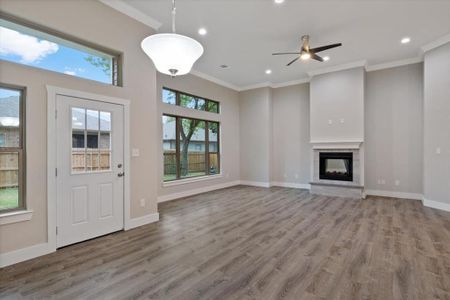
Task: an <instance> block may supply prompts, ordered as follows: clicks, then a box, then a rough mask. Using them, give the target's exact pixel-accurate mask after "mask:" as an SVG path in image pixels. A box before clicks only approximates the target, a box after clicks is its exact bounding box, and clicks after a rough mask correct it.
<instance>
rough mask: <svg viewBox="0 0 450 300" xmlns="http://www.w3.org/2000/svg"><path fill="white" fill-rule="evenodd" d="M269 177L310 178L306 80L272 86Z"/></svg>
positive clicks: (278, 179)
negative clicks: (278, 86) (271, 168)
mask: <svg viewBox="0 0 450 300" xmlns="http://www.w3.org/2000/svg"><path fill="white" fill-rule="evenodd" d="M272 95H273V102H272V106H273V155H272V158H273V170H272V181H275V182H282V183H294V184H308V183H309V182H310V180H311V179H310V158H311V145H310V142H309V141H310V138H309V84H308V83H305V84H300V85H294V86H288V87H282V88H276V89H273V93H272Z"/></svg>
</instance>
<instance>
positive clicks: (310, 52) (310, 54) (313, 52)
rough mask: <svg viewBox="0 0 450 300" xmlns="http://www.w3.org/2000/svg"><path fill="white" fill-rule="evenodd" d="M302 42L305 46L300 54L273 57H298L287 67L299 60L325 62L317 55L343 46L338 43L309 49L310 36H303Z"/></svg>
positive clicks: (285, 53)
mask: <svg viewBox="0 0 450 300" xmlns="http://www.w3.org/2000/svg"><path fill="white" fill-rule="evenodd" d="M302 41H303V45H302V48H301V49H300V52H283V53H273V54H272V55H294V54H295V55H298V56H297V57H296V58H295V59H294V60H293V61H291V62H290V63H288V64H287V66H290V65H292V64H293V63H294V62H296V61H297V60H298V59H301V60H308V59H310V58H312V59H315V60H317V61H320V62H323V61H324V59H323V58H322V57H320V56H319V55H317V53H318V52H321V51H325V50H328V49H331V48H336V47H340V46H342V44H341V43H338V44H331V45H326V46H321V47H317V48H310V47H309V35H304V36H302Z"/></svg>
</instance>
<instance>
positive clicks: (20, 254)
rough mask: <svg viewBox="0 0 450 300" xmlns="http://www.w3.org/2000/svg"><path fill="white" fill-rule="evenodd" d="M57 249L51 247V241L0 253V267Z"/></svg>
mask: <svg viewBox="0 0 450 300" xmlns="http://www.w3.org/2000/svg"><path fill="white" fill-rule="evenodd" d="M55 251H56V249H55V248H53V247H51V246H50V244H49V243H42V244H37V245H34V246H30V247H26V248H22V249H19V250H15V251H11V252H6V253H0V268H4V267H7V266H10V265H13V264H17V263H20V262H23V261H26V260H30V259H33V258H36V257H39V256H42V255H46V254H49V253H52V252H55Z"/></svg>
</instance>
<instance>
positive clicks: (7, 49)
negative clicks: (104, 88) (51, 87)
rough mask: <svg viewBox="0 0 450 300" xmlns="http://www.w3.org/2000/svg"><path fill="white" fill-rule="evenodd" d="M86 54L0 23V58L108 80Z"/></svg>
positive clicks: (109, 80) (99, 79)
mask: <svg viewBox="0 0 450 300" xmlns="http://www.w3.org/2000/svg"><path fill="white" fill-rule="evenodd" d="M88 56H90V54H89V53H87V52H83V51H80V50H77V49H73V48H69V47H66V46H64V45H62V44H56V43H53V42H50V41H46V40H43V39H39V38H36V37H34V36H30V35H27V34H23V33H20V32H18V31H15V30H11V29H8V28H6V27H2V26H0V59H2V60H7V61H11V62H15V63H20V64H25V65H29V66H33V67H38V68H42V69H46V70H51V71H56V72H59V73H65V74H67V75H72V76H77V77H82V78H86V79H91V80H95V81H100V82H104V83H108V84H111V77H110V75H107V74H105V73H104V72H103V70H102V69H101V68H99V67H96V66H94V65H92V64H91V63H89V62H87V61H86V60H85V58H86V57H88ZM93 56H94V55H93ZM0 97H3V95H2V94H0Z"/></svg>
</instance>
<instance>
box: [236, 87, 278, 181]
mask: <svg viewBox="0 0 450 300" xmlns="http://www.w3.org/2000/svg"><path fill="white" fill-rule="evenodd" d="M271 93H272V92H271V89H270V88H260V89H255V90H250V91H245V92H242V93H240V94H239V124H240V164H241V165H240V170H241V173H240V174H241V180H244V181H254V182H263V183H268V182H270V180H271V171H270V170H271V164H272V163H271V157H272V154H271V148H272V143H271V139H272V137H271V135H272V96H271Z"/></svg>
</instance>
